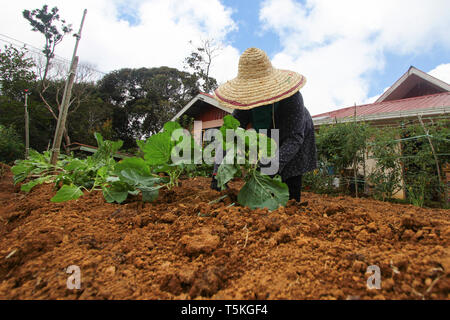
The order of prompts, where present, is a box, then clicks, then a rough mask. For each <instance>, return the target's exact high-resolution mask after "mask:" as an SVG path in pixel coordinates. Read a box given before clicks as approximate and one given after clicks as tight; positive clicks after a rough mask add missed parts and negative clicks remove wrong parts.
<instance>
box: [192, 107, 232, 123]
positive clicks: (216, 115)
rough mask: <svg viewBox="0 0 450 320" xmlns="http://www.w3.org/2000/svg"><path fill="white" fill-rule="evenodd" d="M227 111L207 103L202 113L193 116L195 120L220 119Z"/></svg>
mask: <svg viewBox="0 0 450 320" xmlns="http://www.w3.org/2000/svg"><path fill="white" fill-rule="evenodd" d="M227 114H228V113H227V112H225V111H223V110H222V109H219V108H216V107H214V106H211V105H208V106H207V107H205V108H204V110H202V113H201V114H199V115H198V116H197V117H195V120H196V121H203V122H207V121H213V120H222V119H223V117H225V116H226V115H227Z"/></svg>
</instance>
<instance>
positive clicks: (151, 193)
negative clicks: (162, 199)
mask: <svg viewBox="0 0 450 320" xmlns="http://www.w3.org/2000/svg"><path fill="white" fill-rule="evenodd" d="M160 188H161V186H157V187H154V188H140V189H141V192H142V201H144V202H153V201H155V200H156V199H157V198H158V195H159V189H160Z"/></svg>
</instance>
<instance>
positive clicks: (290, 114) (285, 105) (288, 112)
mask: <svg viewBox="0 0 450 320" xmlns="http://www.w3.org/2000/svg"><path fill="white" fill-rule="evenodd" d="M274 113H275V119H274V120H275V129H279V130H280V131H279V139H280V148H279V161H280V162H279V169H278V174H280V175H281V177H282V179H283V181H285V180H286V179H288V178H290V177H294V176H299V175H302V174H304V173H306V172H308V171H312V170H314V169H316V168H317V151H316V140H315V137H314V125H313V121H312V118H311V115H310V114H309V111H308V110H307V109H306V108H305V106H304V104H303V97H302V95H301V93H300V91H298V92H297V93H295V94H294V95H292V96H290V97H288V98H286V99H283V100H281V101H280V102H279V104H278V106H277V108H276V109H275V112H274ZM233 117H235V118H236V119H237V120H239V122H240V123H241V124H240V126H241V127H242V128H244V129H245V128H247V125H248V124H249V123H251V110H237V109H236V110H234V112H233ZM272 127H273V125H271V128H268V129H273V128H272Z"/></svg>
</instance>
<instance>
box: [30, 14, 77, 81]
mask: <svg viewBox="0 0 450 320" xmlns="http://www.w3.org/2000/svg"><path fill="white" fill-rule="evenodd" d="M58 12H59V9H58V8H57V7H54V8H52V9H51V10H50V11H49V10H48V6H47V5H43V6H42V8H41V9H34V10H31V11H30V10H24V11H23V12H22V15H23V17H24V18H25V19H26V20H28V22H29V23H30V24H31V26H32V29H31V30H32V31H35V32H40V33H42V34H43V35H44V37H45V45H44V49H43V50H42V52H43V53H44V55H45V57H46V63H45V71H44V76H43V78H42V81H43V82H45V80H46V79H47V74H48V70H49V67H50V62H51V59H53V58H54V57H55V49H56V46H57V45H58V44H59V43H61V41H62V40H63V38H64V36H65V35H66V34H69V33H71V32H72V25H70V24H66V21H65V20H64V19H61V17H60V15H59V13H58Z"/></svg>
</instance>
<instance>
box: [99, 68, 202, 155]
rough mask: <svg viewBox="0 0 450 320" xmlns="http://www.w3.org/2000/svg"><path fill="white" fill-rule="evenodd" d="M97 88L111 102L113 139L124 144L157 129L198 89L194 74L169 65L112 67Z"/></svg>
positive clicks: (133, 144)
mask: <svg viewBox="0 0 450 320" xmlns="http://www.w3.org/2000/svg"><path fill="white" fill-rule="evenodd" d="M99 90H100V92H101V97H102V99H103V100H104V101H105V102H109V103H111V104H112V105H113V106H114V107H113V108H114V111H113V128H114V131H115V139H121V140H122V141H124V147H125V148H131V147H134V146H135V140H136V139H143V138H145V137H148V136H150V135H151V134H154V133H157V132H158V131H159V130H160V129H161V128H162V127H163V124H164V123H165V122H167V121H168V120H170V119H171V118H172V117H173V116H174V115H175V114H176V113H177V112H178V111H180V110H181V109H182V108H183V107H184V106H185V105H186V104H187V103H188V102H189V101H190V100H191V99H192V98H193V97H194V96H195V95H197V94H198V92H199V88H198V83H197V78H196V77H195V76H193V75H192V74H189V73H187V72H182V71H179V70H177V69H174V68H169V67H160V68H151V69H147V68H140V69H129V68H125V69H121V70H117V71H113V72H111V73H109V74H107V75H106V76H105V77H103V79H102V80H101V81H100V83H99Z"/></svg>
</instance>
